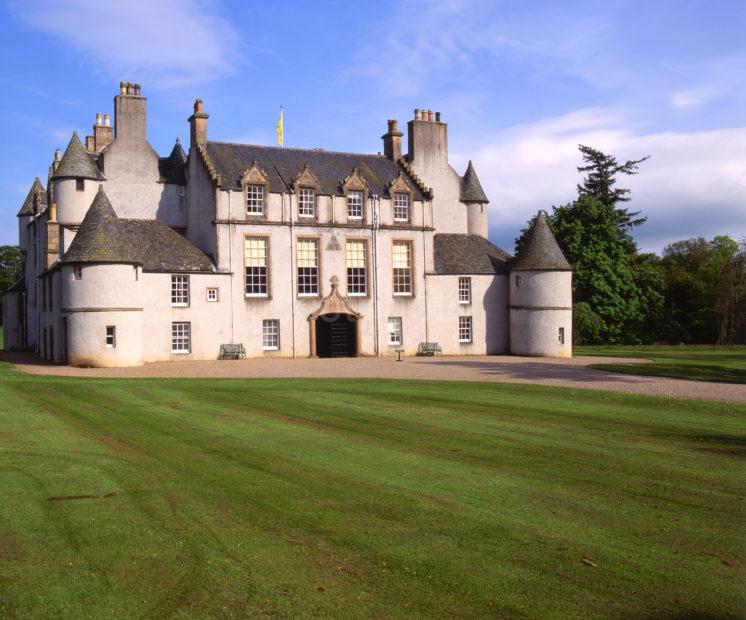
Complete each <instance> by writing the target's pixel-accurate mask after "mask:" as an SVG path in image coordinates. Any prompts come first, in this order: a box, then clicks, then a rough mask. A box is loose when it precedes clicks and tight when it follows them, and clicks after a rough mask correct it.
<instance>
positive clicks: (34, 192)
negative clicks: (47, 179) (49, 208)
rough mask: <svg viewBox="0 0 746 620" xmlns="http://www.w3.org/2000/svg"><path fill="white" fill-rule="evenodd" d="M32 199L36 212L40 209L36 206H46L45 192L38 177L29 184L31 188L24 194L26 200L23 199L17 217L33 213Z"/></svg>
mask: <svg viewBox="0 0 746 620" xmlns="http://www.w3.org/2000/svg"><path fill="white" fill-rule="evenodd" d="M34 201H36V204H37V212H38V211H41V209H39V208H38V207H41V206H46V204H47V192H46V190H45V189H44V186H43V185H42V184H41V181H40V180H39V177H36V179H35V180H34V182H33V184H32V185H31V189H30V190H29V192H28V195H27V196H26V200H24V201H23V205H22V206H21V210H20V211H19V212H18V217H22V216H24V215H33V214H34Z"/></svg>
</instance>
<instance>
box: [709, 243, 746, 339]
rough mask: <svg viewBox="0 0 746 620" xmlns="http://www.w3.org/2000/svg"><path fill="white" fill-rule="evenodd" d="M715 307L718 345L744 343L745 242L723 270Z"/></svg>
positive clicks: (745, 321)
mask: <svg viewBox="0 0 746 620" xmlns="http://www.w3.org/2000/svg"><path fill="white" fill-rule="evenodd" d="M722 280H723V281H722V285H721V288H720V295H719V297H718V300H717V304H716V306H715V308H716V310H717V311H718V313H719V314H720V333H719V335H718V341H717V342H718V344H744V343H746V240H743V241H741V243H740V244H738V246H737V247H736V249H735V251H734V252H733V254H732V255H731V257H730V258H729V259H728V262H727V263H726V264H725V268H724V270H723V278H722Z"/></svg>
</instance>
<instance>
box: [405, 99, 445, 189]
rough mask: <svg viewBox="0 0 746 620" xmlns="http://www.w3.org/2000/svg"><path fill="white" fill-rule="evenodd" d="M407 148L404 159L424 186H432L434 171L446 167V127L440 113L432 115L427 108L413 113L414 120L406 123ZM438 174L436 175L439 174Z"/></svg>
mask: <svg viewBox="0 0 746 620" xmlns="http://www.w3.org/2000/svg"><path fill="white" fill-rule="evenodd" d="M407 131H408V147H409V152H408V153H407V156H406V159H407V161H408V162H410V163H411V164H414V168H415V170H416V171H417V174H419V175H420V178H422V179H423V181H424V182H425V183H426V184H434V183H433V179H434V177H433V176H431V174H436V173H435V172H433V171H434V170H438V171H440V170H443V169H444V168H445V167H446V166H447V165H448V125H446V123H444V122H443V121H442V120H441V115H440V112H435V114H433V111H432V110H428V109H427V108H418V109H416V110H415V111H414V120H411V121H409V122H408V123H407ZM439 173H440V172H438V173H437V174H439Z"/></svg>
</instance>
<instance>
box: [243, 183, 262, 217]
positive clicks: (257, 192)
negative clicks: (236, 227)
mask: <svg viewBox="0 0 746 620" xmlns="http://www.w3.org/2000/svg"><path fill="white" fill-rule="evenodd" d="M246 214H247V215H264V186H263V185H247V186H246Z"/></svg>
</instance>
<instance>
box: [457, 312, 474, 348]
mask: <svg viewBox="0 0 746 620" xmlns="http://www.w3.org/2000/svg"><path fill="white" fill-rule="evenodd" d="M458 341H459V342H461V343H467V342H471V341H472V333H471V317H470V316H460V317H459V318H458Z"/></svg>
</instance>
